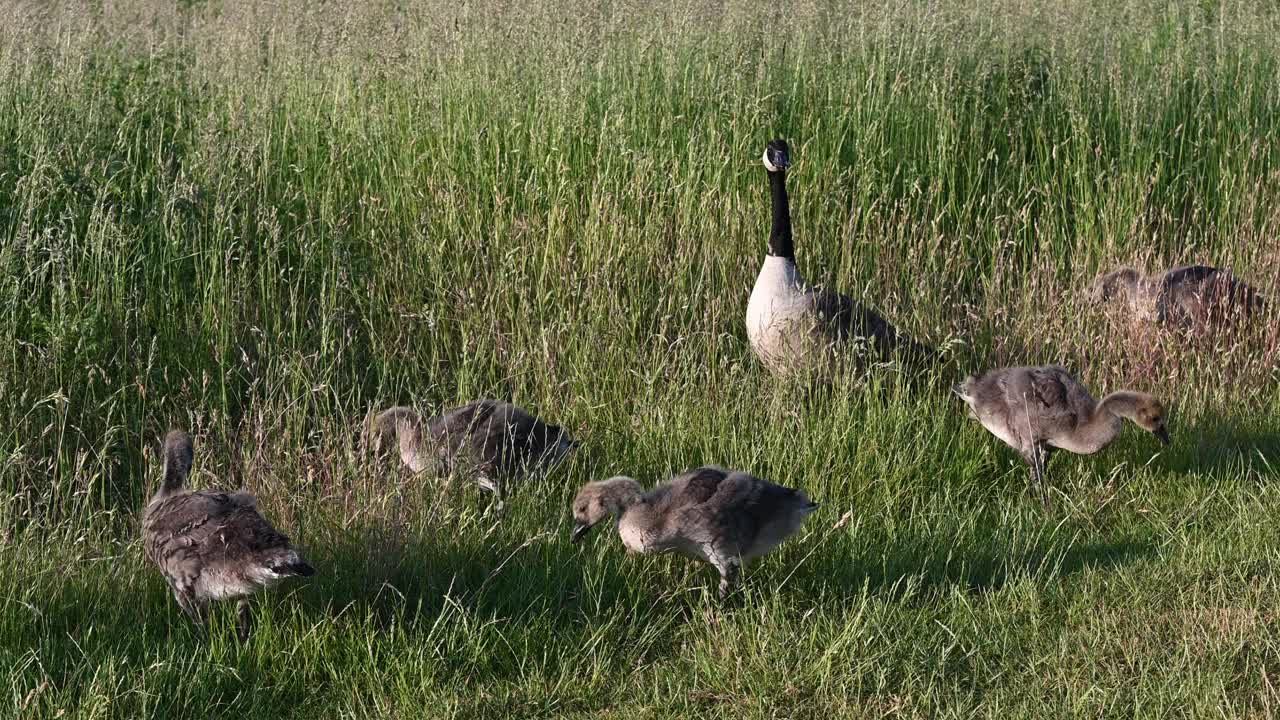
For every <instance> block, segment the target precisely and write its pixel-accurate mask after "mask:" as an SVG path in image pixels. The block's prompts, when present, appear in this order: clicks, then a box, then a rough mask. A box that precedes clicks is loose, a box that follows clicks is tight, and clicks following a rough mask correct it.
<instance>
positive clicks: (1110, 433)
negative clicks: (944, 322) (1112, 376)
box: [955, 366, 1169, 504]
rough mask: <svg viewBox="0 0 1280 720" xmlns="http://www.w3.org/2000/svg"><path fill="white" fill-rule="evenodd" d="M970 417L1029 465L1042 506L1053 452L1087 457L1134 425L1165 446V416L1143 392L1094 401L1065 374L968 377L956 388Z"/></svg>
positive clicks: (1052, 370) (1041, 371)
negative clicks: (1129, 423) (1126, 425)
mask: <svg viewBox="0 0 1280 720" xmlns="http://www.w3.org/2000/svg"><path fill="white" fill-rule="evenodd" d="M955 393H956V394H957V395H959V396H960V399H961V400H964V401H965V403H966V404H967V405H968V406H969V414H970V415H971V416H972V417H974V418H975V419H977V421H978V422H980V423H982V427H984V428H986V429H987V430H988V431H989V432H990V433H991V434H992V435H995V436H996V437H998V438H1000V439H1001V440H1003V441H1004V443H1005V444H1006V445H1008V446H1009V447H1011V448H1013V449H1014V450H1017V451H1018V453H1019V454H1020V455H1022V459H1023V460H1025V461H1026V462H1027V464H1028V465H1030V466H1031V482H1032V486H1033V488H1034V489H1035V491H1036V492H1037V493H1038V494H1039V495H1040V498H1041V500H1042V501H1043V502H1045V503H1046V504H1047V503H1048V495H1047V493H1046V491H1045V487H1044V468H1045V465H1046V463H1047V462H1048V460H1049V455H1050V454H1051V453H1052V452H1053V451H1054V450H1055V449H1062V450H1066V451H1067V452H1072V453H1076V454H1078V455H1092V454H1093V453H1096V452H1098V451H1099V450H1101V449H1102V448H1104V447H1106V446H1107V445H1108V444H1109V443H1110V442H1111V441H1112V439H1114V438H1115V436H1116V435H1117V434H1118V433H1119V432H1120V426H1121V424H1122V423H1121V422H1120V421H1121V419H1122V418H1123V419H1128V420H1131V421H1133V422H1134V423H1135V424H1137V425H1138V426H1139V427H1141V428H1143V429H1144V430H1147V431H1149V432H1151V433H1152V434H1154V435H1155V436H1156V437H1157V438H1159V439H1160V442H1161V443H1164V444H1165V445H1168V444H1169V432H1168V429H1167V423H1168V413H1167V412H1165V408H1164V405H1162V404H1161V403H1160V401H1159V400H1156V399H1155V398H1154V397H1151V396H1150V395H1147V394H1145V393H1138V392H1130V391H1128V390H1121V391H1119V392H1113V393H1111V394H1110V395H1107V396H1106V397H1104V398H1102V401H1101V402H1098V401H1096V400H1094V399H1093V396H1092V395H1090V394H1089V391H1088V390H1086V389H1085V387H1084V386H1083V385H1081V384H1080V383H1079V381H1077V380H1076V379H1075V378H1074V377H1072V376H1071V374H1070V373H1068V372H1067V371H1066V370H1065V369H1063V368H1060V367H1056V366H1048V367H1012V368H1001V369H998V370H992V371H990V372H987V373H985V374H982V375H971V376H970V377H968V378H966V379H965V381H964V382H962V383H960V384H959V385H957V386H956V387H955Z"/></svg>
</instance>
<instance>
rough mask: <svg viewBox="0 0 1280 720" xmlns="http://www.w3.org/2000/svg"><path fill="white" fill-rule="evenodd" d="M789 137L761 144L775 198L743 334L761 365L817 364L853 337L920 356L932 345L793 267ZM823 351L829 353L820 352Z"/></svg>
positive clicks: (780, 368) (777, 368) (785, 369)
mask: <svg viewBox="0 0 1280 720" xmlns="http://www.w3.org/2000/svg"><path fill="white" fill-rule="evenodd" d="M790 165H791V154H790V150H789V149H788V148H787V143H786V142H784V141H782V140H773V141H771V142H769V144H768V145H767V146H766V147H765V150H764V167H765V170H766V171H768V176H769V188H770V193H771V195H772V198H773V227H772V229H771V230H770V231H769V254H768V255H767V256H765V259H764V264H763V265H761V266H760V275H759V276H757V277H756V284H755V287H754V288H753V289H752V291H751V299H750V300H749V301H748V303H747V338H748V340H750V342H751V349H752V350H754V351H755V353H756V355H757V356H758V357H759V358H760V361H761V362H762V363H764V365H765V366H766V367H767V368H769V369H770V370H771V371H773V372H774V373H775V374H778V375H785V374H788V373H790V372H793V371H796V370H800V369H804V368H814V367H819V366H821V365H822V364H823V363H824V361H826V360H829V353H830V352H831V350H833V349H835V348H836V347H838V346H839V345H841V344H844V343H847V342H849V341H850V340H852V339H854V338H865V339H867V340H869V341H871V342H873V343H874V345H875V349H876V350H877V351H878V352H880V353H885V354H888V353H891V352H893V351H894V350H898V351H901V352H902V353H903V355H904V356H905V359H909V360H911V361H913V362H921V361H924V360H926V359H928V358H929V357H932V355H933V351H932V350H930V349H929V348H927V347H925V346H923V345H921V344H919V343H916V342H914V341H913V340H911V339H910V338H907V337H905V336H903V335H901V334H900V333H899V332H898V331H897V330H896V329H895V328H894V327H893V325H890V324H889V322H888V321H886V320H885V319H884V318H882V317H880V315H878V314H876V312H875V311H873V310H871V309H870V308H867V307H864V306H862V305H861V304H860V303H858V302H855V301H854V300H853V299H852V298H850V297H848V296H847V295H843V294H841V293H838V292H835V291H833V290H827V289H825V288H822V287H820V286H814V285H809V284H808V283H807V282H805V279H804V278H803V277H802V276H801V275H800V271H799V269H797V268H796V254H795V246H794V244H793V243H792V239H791V209H790V205H789V203H788V200H787V168H788V167H790ZM824 356H827V357H824Z"/></svg>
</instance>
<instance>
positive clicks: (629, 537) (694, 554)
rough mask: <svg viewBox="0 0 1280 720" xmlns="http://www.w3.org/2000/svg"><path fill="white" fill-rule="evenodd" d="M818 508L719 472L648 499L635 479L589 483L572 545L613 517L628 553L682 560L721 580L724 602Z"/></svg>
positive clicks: (669, 486) (786, 491)
mask: <svg viewBox="0 0 1280 720" xmlns="http://www.w3.org/2000/svg"><path fill="white" fill-rule="evenodd" d="M817 507H818V506H817V504H816V503H814V502H812V501H810V500H809V498H808V497H807V496H806V495H805V494H804V493H803V492H800V491H799V490H792V489H791V488H786V487H782V486H781V485H775V484H773V483H771V482H769V481H767V480H762V479H760V478H758V477H755V476H754V475H749V474H747V473H744V472H736V471H731V470H726V469H724V468H720V467H700V468H696V469H694V470H690V471H688V472H686V473H684V474H682V475H679V476H677V477H676V478H674V479H672V480H671V481H670V482H667V483H664V484H662V485H659V486H658V487H656V488H654V489H653V490H650V491H648V492H645V490H644V488H643V487H642V486H641V485H640V483H639V482H637V481H636V480H635V479H633V478H629V477H623V476H619V477H613V478H609V479H608V480H602V481H598V482H593V483H588V484H587V485H586V486H584V487H583V488H582V490H581V491H580V492H579V493H578V496H577V497H576V498H574V501H573V519H574V521H575V524H574V528H573V542H575V543H576V542H578V541H579V540H581V539H582V538H583V537H584V536H585V535H586V534H587V532H588V531H590V530H591V528H593V527H595V526H596V525H597V524H599V523H600V522H602V521H604V520H606V519H608V518H610V517H612V518H614V521H615V524H616V526H617V528H618V535H619V536H621V538H622V544H623V545H625V546H626V548H627V550H628V551H630V552H635V553H660V552H678V553H680V554H682V555H685V556H688V557H691V558H695V559H700V560H703V561H705V562H708V563H710V564H711V565H712V566H713V567H715V569H716V570H717V571H718V572H719V573H720V596H721V597H722V598H723V597H727V596H728V595H729V594H730V593H732V592H733V591H734V589H736V588H737V586H738V581H739V575H740V574H741V571H742V569H743V567H745V565H746V563H747V562H748V561H749V560H752V559H754V558H758V557H760V556H762V555H764V554H766V553H768V552H769V551H771V550H773V549H774V548H775V547H777V546H778V545H779V544H781V543H782V541H783V540H785V539H787V538H788V537H790V536H791V535H793V534H795V532H796V531H797V530H799V529H800V525H801V523H803V522H804V519H805V518H806V517H808V516H809V514H810V513H812V512H813V511H814V510H816V509H817Z"/></svg>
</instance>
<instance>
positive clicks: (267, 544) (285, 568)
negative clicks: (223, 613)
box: [142, 430, 315, 641]
mask: <svg viewBox="0 0 1280 720" xmlns="http://www.w3.org/2000/svg"><path fill="white" fill-rule="evenodd" d="M193 456H194V450H193V448H192V445H191V438H190V437H189V436H188V435H187V434H186V433H185V432H182V431H181V430H171V431H169V434H168V435H166V436H165V439H164V480H163V482H162V484H161V486H160V489H159V490H157V491H156V494H155V495H154V496H153V497H152V498H151V501H150V502H149V503H148V504H147V507H146V509H145V510H144V511H143V516H142V542H143V548H144V550H145V551H146V554H147V557H148V558H149V559H150V560H151V562H153V563H155V564H156V567H157V568H159V569H160V574H161V575H163V576H164V579H165V581H167V582H168V583H169V587H170V588H172V590H173V596H174V598H176V599H177V601H178V606H179V607H181V608H182V611H183V612H184V613H186V614H187V617H189V618H191V621H192V622H194V623H195V624H196V625H197V626H200V627H203V626H204V623H205V616H206V610H207V608H208V604H209V601H211V600H233V599H234V600H235V601H236V605H237V612H238V634H239V637H240V639H241V640H242V641H243V640H248V638H249V633H250V626H251V623H252V617H251V614H250V609H249V598H250V597H251V596H252V595H253V594H254V593H255V592H257V591H258V590H261V589H264V588H269V587H270V586H272V585H274V584H275V583H277V582H279V581H280V580H283V579H284V578H288V577H294V576H311V575H314V574H315V570H314V569H313V568H312V567H311V566H310V565H308V564H307V562H306V561H305V560H303V559H302V556H301V555H299V554H298V550H297V549H296V548H295V547H294V546H293V545H292V544H290V542H289V538H287V537H285V536H284V535H282V534H281V533H280V532H278V531H277V530H276V529H275V528H274V527H272V526H271V524H270V523H268V522H267V521H266V520H265V519H263V517H262V515H260V514H258V508H257V503H256V501H255V500H254V498H253V496H252V495H249V494H247V493H243V492H237V493H224V492H215V491H213V490H200V491H196V492H193V491H191V490H189V489H188V488H187V478H188V477H189V476H190V474H191V463H192V458H193Z"/></svg>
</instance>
